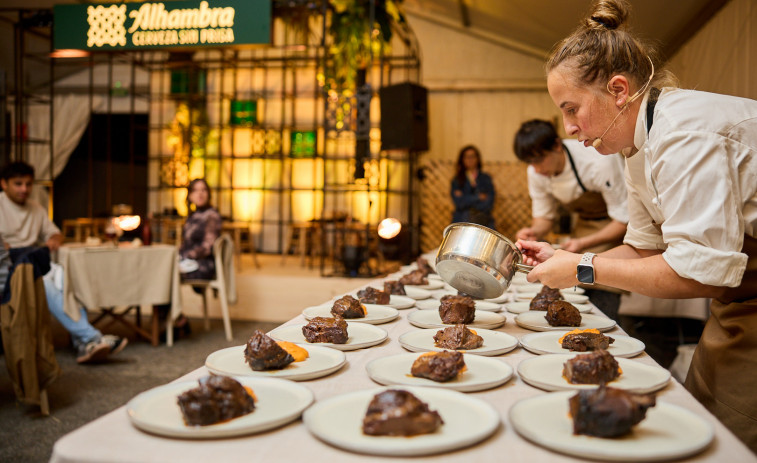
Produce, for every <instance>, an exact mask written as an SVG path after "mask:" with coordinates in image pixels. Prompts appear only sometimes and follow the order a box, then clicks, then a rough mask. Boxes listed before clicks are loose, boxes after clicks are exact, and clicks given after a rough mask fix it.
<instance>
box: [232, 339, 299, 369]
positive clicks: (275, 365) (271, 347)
mask: <svg viewBox="0 0 757 463" xmlns="http://www.w3.org/2000/svg"><path fill="white" fill-rule="evenodd" d="M244 360H245V362H247V363H248V364H250V368H252V369H253V370H255V371H263V370H280V369H282V368H284V367H285V366H287V365H289V364H290V363H292V362H294V357H292V356H291V355H290V354H289V352H287V351H285V350H284V349H282V348H281V346H279V345H278V344H277V343H276V341H274V340H273V339H271V337H270V336H268V335H266V334H265V333H263V332H262V331H260V330H255V332H254V333H253V334H252V337H251V338H250V339H249V340H248V341H247V346H246V347H245V348H244Z"/></svg>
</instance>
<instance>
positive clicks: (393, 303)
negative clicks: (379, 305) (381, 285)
mask: <svg viewBox="0 0 757 463" xmlns="http://www.w3.org/2000/svg"><path fill="white" fill-rule="evenodd" d="M387 305H388V306H389V307H394V308H395V309H400V310H402V309H409V308H410V307H412V306H414V305H415V299H413V298H412V297H408V296H397V295H395V294H392V295H391V296H389V304H387Z"/></svg>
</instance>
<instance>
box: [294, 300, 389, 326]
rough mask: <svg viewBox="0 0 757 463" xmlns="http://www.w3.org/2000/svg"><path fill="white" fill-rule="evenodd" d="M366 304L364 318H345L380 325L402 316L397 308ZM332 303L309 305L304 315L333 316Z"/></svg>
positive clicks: (309, 316) (308, 317) (349, 320)
mask: <svg viewBox="0 0 757 463" xmlns="http://www.w3.org/2000/svg"><path fill="white" fill-rule="evenodd" d="M363 305H364V306H365V311H366V314H365V317H364V318H345V319H344V320H345V321H346V322H348V323H353V322H354V323H368V324H371V325H380V324H381V323H387V322H390V321H392V320H394V319H395V318H397V317H399V316H400V313H399V311H398V310H397V309H395V308H392V307H388V306H385V305H376V304H363ZM331 307H332V304H328V305H317V306H314V307H308V308H307V309H305V310H303V311H302V316H303V317H305V319H306V320H312V319H313V318H315V317H333V315H332V314H331Z"/></svg>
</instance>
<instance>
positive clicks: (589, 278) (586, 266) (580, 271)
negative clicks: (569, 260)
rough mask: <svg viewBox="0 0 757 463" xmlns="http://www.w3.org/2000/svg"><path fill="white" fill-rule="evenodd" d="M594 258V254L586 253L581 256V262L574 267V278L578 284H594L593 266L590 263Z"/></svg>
mask: <svg viewBox="0 0 757 463" xmlns="http://www.w3.org/2000/svg"><path fill="white" fill-rule="evenodd" d="M594 256H596V254H594V253H593V252H587V253H584V255H583V256H581V261H580V262H579V263H578V267H576V278H577V279H578V282H579V283H584V284H587V285H593V284H594V264H593V263H592V261H593V260H594Z"/></svg>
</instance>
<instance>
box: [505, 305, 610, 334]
mask: <svg viewBox="0 0 757 463" xmlns="http://www.w3.org/2000/svg"><path fill="white" fill-rule="evenodd" d="M546 314H547V312H543V311H541V310H529V311H528V312H523V313H522V314H518V315H517V316H516V317H515V323H517V324H518V325H520V326H522V327H523V328H526V329H529V330H534V331H565V330H569V331H570V330H585V329H589V328H596V329H598V330H599V331H607V330H611V329H613V328H614V327H615V321H614V320H611V319H609V318H607V317H605V316H604V315H592V314H581V325H580V326H551V325H550V324H549V323H547V320H546V319H545V318H544V315H546Z"/></svg>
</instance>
